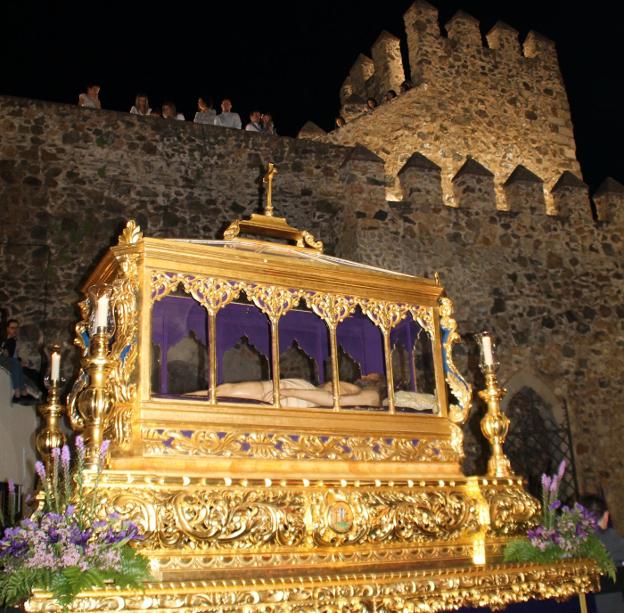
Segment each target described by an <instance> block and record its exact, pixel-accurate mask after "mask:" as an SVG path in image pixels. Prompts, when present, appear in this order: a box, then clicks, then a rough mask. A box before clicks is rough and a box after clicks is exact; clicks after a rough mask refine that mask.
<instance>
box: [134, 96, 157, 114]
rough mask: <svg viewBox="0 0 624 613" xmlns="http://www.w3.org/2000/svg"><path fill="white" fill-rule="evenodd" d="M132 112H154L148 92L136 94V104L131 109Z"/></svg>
mask: <svg viewBox="0 0 624 613" xmlns="http://www.w3.org/2000/svg"><path fill="white" fill-rule="evenodd" d="M130 113H132V115H150V114H151V113H152V109H151V108H150V106H149V100H148V98H147V94H137V95H136V98H135V99H134V105H133V106H132V108H131V109H130Z"/></svg>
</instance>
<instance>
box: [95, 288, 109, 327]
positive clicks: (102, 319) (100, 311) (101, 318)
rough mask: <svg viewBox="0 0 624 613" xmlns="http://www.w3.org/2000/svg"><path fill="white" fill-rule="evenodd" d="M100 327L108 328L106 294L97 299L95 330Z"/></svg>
mask: <svg viewBox="0 0 624 613" xmlns="http://www.w3.org/2000/svg"><path fill="white" fill-rule="evenodd" d="M99 328H108V296H107V295H106V294H104V295H103V296H100V297H99V298H98V301H97V308H96V310H95V331H96V332H97V331H98V329H99Z"/></svg>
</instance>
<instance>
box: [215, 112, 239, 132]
mask: <svg viewBox="0 0 624 613" xmlns="http://www.w3.org/2000/svg"><path fill="white" fill-rule="evenodd" d="M214 125H215V126H221V127H222V128H235V129H236V130H240V129H241V126H242V123H241V118H240V115H239V114H238V113H232V112H231V111H229V112H223V113H220V114H219V115H217V116H216V117H215V120H214Z"/></svg>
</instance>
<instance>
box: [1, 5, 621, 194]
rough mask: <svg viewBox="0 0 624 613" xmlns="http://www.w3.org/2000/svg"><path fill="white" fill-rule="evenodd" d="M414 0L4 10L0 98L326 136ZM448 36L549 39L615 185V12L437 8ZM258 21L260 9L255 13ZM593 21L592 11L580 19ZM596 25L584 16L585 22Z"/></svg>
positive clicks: (581, 131)
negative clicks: (88, 94)
mask: <svg viewBox="0 0 624 613" xmlns="http://www.w3.org/2000/svg"><path fill="white" fill-rule="evenodd" d="M410 4H411V2H410V1H409V0H395V1H392V0H390V1H388V0H386V1H385V2H381V1H377V2H375V3H372V2H371V3H369V4H366V5H365V4H364V3H362V2H354V1H343V2H340V1H339V0H334V1H332V2H328V1H324V0H319V1H317V2H305V3H303V2H296V1H291V2H283V3H282V2H273V3H264V4H260V3H258V4H246V3H237V4H234V3H227V2H226V3H221V4H218V3H216V2H204V3H202V4H200V3H194V2H177V3H176V2H171V3H170V4H169V9H168V10H165V9H164V8H163V7H164V6H166V4H165V3H150V2H146V1H140V2H134V3H132V2H127V3H124V4H122V3H114V2H95V3H94V2H82V3H80V4H78V3H72V2H68V1H65V2H63V1H60V0H57V1H55V2H36V1H35V0H21V1H15V0H9V2H4V3H2V13H4V15H3V17H0V19H1V20H2V21H1V22H0V53H1V57H2V59H3V66H2V77H1V78H0V93H2V94H11V95H16V96H24V97H31V98H38V99H43V100H54V101H59V102H69V103H75V102H76V99H77V95H78V93H79V92H80V91H82V89H83V88H84V85H85V83H86V82H87V81H91V80H95V81H99V83H100V85H101V86H102V91H101V93H100V98H101V100H102V104H103V106H104V107H105V108H108V109H115V110H128V109H129V108H130V106H131V104H132V102H133V100H134V95H135V93H136V92H137V91H139V90H145V91H147V93H148V94H149V96H150V101H151V103H152V106H160V104H161V103H162V101H163V100H165V99H172V100H174V101H175V102H176V104H177V106H178V108H179V110H181V111H182V112H184V113H185V115H186V117H187V119H188V118H192V116H193V113H194V111H195V103H196V100H197V96H198V95H201V94H202V93H203V94H204V95H205V96H212V97H213V98H215V100H218V99H220V98H221V97H223V96H229V97H231V98H232V99H233V101H234V110H237V111H238V112H239V113H240V114H241V117H243V120H244V121H245V120H246V117H247V113H248V112H249V110H250V109H251V108H252V107H260V109H261V110H270V111H272V112H273V114H274V117H275V121H276V125H277V128H278V131H279V132H280V134H285V135H291V136H294V135H295V134H296V133H297V131H298V130H299V128H300V127H301V126H302V125H303V124H304V123H305V121H306V120H308V119H311V120H312V121H314V122H315V123H317V124H319V125H320V126H321V127H323V128H325V129H330V128H331V126H332V124H333V117H334V116H335V115H336V113H337V109H338V91H339V87H340V85H341V83H342V81H343V80H344V78H345V76H346V74H347V72H348V71H349V68H350V67H351V65H352V63H353V61H354V60H355V58H356V56H357V54H358V53H359V52H364V53H366V54H369V51H370V45H371V44H372V43H373V42H374V41H375V39H376V38H377V36H378V34H379V33H380V31H381V30H382V29H386V30H388V31H389V32H392V33H394V34H396V35H398V36H401V37H402V38H404V36H403V21H402V15H403V13H404V12H405V10H406V9H407V8H408V7H409V5H410ZM433 4H435V5H436V6H437V7H438V8H439V10H440V21H441V22H442V23H445V22H446V21H448V19H449V18H450V17H451V16H452V15H453V14H454V13H455V11H457V10H458V9H463V10H465V11H466V12H468V13H470V14H472V15H474V16H475V17H477V18H478V19H479V20H480V21H481V29H482V32H483V33H484V34H485V33H486V32H487V31H488V30H489V29H490V28H491V27H492V26H493V25H494V23H495V22H496V21H497V20H498V19H501V20H503V21H506V22H507V23H508V24H510V25H511V26H513V27H515V28H516V29H517V30H519V31H520V35H521V38H523V37H524V36H525V35H526V33H527V32H528V31H529V30H531V29H533V30H536V31H538V32H540V33H541V34H544V35H545V36H548V37H549V38H552V39H553V40H554V41H555V42H556V44H557V48H558V51H559V59H560V63H561V67H562V71H563V77H564V80H565V83H566V85H567V88H568V96H569V99H570V104H571V107H572V119H573V122H574V126H575V135H576V139H577V145H578V155H579V158H580V160H581V165H582V168H583V172H584V175H585V180H586V181H587V182H588V183H589V184H590V186H591V187H592V188H594V189H595V188H596V187H597V185H598V184H599V183H600V181H601V180H602V179H603V178H604V177H605V176H608V175H610V176H613V177H615V178H616V179H618V180H619V181H621V182H624V153H623V151H622V147H621V146H620V143H622V142H623V140H624V121H623V119H622V102H621V93H622V89H623V86H622V85H621V81H622V79H621V74H622V70H621V63H622V60H623V59H624V53H623V41H624V25H622V21H620V20H619V19H617V18H616V15H615V8H611V7H612V6H617V4H616V3H613V5H611V4H610V3H606V2H603V3H600V2H598V3H596V2H594V3H591V4H589V5H581V7H580V8H575V7H574V6H573V3H572V2H569V1H566V2H562V1H558V0H551V1H549V0H540V1H539V2H538V1H535V0H526V1H524V2H519V1H508V2H500V1H499V2H492V1H490V0H487V1H486V0H453V1H449V0H437V1H436V0H433ZM261 7H262V8H261ZM587 7H589V8H587ZM590 11H592V12H590Z"/></svg>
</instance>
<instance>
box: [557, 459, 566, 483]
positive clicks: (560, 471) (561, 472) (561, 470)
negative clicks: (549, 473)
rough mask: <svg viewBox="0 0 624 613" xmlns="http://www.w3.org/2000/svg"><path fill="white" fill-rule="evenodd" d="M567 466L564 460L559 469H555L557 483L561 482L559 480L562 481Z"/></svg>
mask: <svg viewBox="0 0 624 613" xmlns="http://www.w3.org/2000/svg"><path fill="white" fill-rule="evenodd" d="M567 465H568V463H567V462H566V460H565V458H564V459H563V460H561V463H560V464H559V468H558V469H557V478H558V479H559V482H561V480H562V479H563V475H564V473H565V471H566V467H567Z"/></svg>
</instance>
